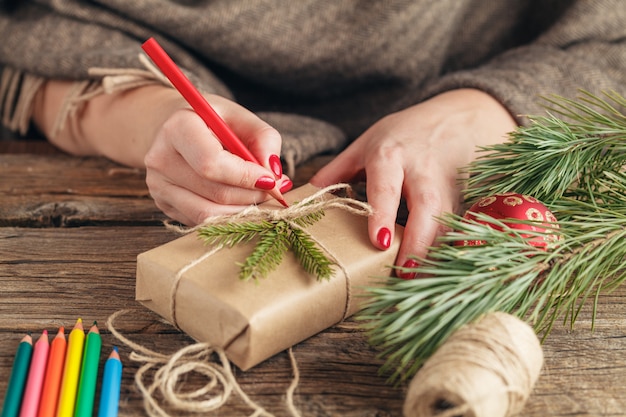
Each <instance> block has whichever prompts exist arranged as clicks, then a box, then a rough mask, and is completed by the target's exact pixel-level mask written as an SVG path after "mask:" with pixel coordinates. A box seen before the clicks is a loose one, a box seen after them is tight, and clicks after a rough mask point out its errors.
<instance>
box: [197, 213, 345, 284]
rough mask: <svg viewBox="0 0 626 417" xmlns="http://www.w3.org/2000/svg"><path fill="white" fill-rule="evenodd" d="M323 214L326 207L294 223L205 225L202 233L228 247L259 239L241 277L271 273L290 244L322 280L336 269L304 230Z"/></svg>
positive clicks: (311, 270) (242, 265)
mask: <svg viewBox="0 0 626 417" xmlns="http://www.w3.org/2000/svg"><path fill="white" fill-rule="evenodd" d="M323 217H324V211H323V210H321V209H320V210H316V211H312V212H305V213H304V214H301V215H299V216H297V217H294V218H292V219H290V222H292V223H293V226H292V225H290V224H289V222H287V221H285V220H261V221H258V222H241V223H240V222H233V223H226V224H217V225H205V226H203V227H201V228H200V229H199V230H198V235H199V236H200V238H201V239H203V240H204V241H205V243H207V244H221V245H224V246H228V247H232V246H234V245H237V244H240V243H248V242H251V241H252V240H253V239H258V241H257V243H256V246H255V248H254V250H253V252H252V253H251V254H250V255H249V256H248V257H247V258H246V259H245V261H244V262H242V263H241V264H239V265H240V266H241V270H240V274H239V277H240V278H241V279H243V280H249V279H251V278H252V279H254V280H257V279H258V278H262V277H265V276H267V274H269V273H270V272H271V271H273V270H274V269H276V268H277V267H278V265H280V263H281V262H282V260H283V256H284V254H285V252H287V251H288V250H289V249H290V248H291V249H293V251H294V254H295V256H296V258H297V260H298V261H299V262H300V264H301V265H302V267H303V268H304V270H305V271H306V272H308V273H310V274H312V275H315V276H316V277H317V279H318V280H322V279H329V278H330V277H331V276H332V272H333V270H332V268H331V266H332V265H333V262H332V261H331V260H330V259H329V258H328V257H327V256H326V255H325V254H324V253H323V252H322V251H321V250H320V249H319V248H318V247H317V245H316V244H315V241H314V240H313V239H312V238H311V237H310V236H309V235H308V234H307V233H306V232H305V231H304V230H302V229H303V228H306V227H307V226H311V225H313V224H314V223H316V222H317V221H319V220H321V219H322V218H323Z"/></svg>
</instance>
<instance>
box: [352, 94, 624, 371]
mask: <svg viewBox="0 0 626 417" xmlns="http://www.w3.org/2000/svg"><path fill="white" fill-rule="evenodd" d="M550 103H551V107H550V109H549V110H550V112H551V113H550V115H549V116H547V117H535V118H532V119H531V120H532V124H531V125H530V126H527V127H521V128H519V129H518V130H517V131H516V132H514V133H512V134H511V137H510V141H508V142H507V143H504V144H501V145H495V146H493V147H489V148H485V150H486V151H489V153H488V154H487V155H486V156H484V157H483V158H480V159H479V160H477V161H476V162H475V163H473V164H471V165H470V166H469V167H468V168H467V170H466V172H467V173H468V174H470V179H469V181H468V193H467V200H468V202H471V201H473V200H475V199H477V198H479V197H482V196H486V195H490V194H494V193H499V192H509V191H513V192H518V193H522V194H528V195H532V196H534V197H536V198H538V199H540V200H541V201H543V202H544V203H545V204H546V205H547V206H548V207H549V208H550V209H551V211H552V212H553V213H554V214H555V216H556V217H557V219H559V222H558V225H559V229H558V234H559V237H560V239H559V240H558V241H556V242H553V243H554V244H553V245H552V246H551V247H549V248H548V250H543V249H541V248H537V247H534V246H532V245H530V244H529V243H528V239H529V238H532V237H536V236H540V235H541V234H540V233H538V232H529V231H526V230H524V231H523V233H522V232H520V231H518V230H515V229H514V228H511V227H509V226H507V225H506V224H504V222H502V221H497V220H494V219H491V218H489V217H488V216H484V215H483V216H480V217H479V218H478V219H477V220H479V221H482V222H490V223H491V225H492V226H497V228H499V229H501V230H497V228H495V227H491V226H490V225H485V224H481V223H479V222H478V221H468V220H466V219H462V218H461V217H460V216H456V215H452V214H450V215H446V216H444V217H442V218H441V219H439V221H440V222H441V223H442V225H443V226H444V227H445V228H446V229H447V230H453V232H450V233H448V234H447V235H445V236H443V237H441V238H440V241H439V242H438V243H439V244H438V245H436V246H434V247H432V248H430V251H429V254H428V257H427V258H415V259H416V260H417V262H418V263H419V266H418V267H416V268H400V270H402V271H404V272H414V273H416V274H417V275H418V278H417V279H415V280H410V281H406V280H401V279H397V278H390V279H389V281H388V282H387V285H383V286H380V287H377V288H371V289H369V292H370V293H371V297H370V298H369V301H368V302H367V303H366V305H365V308H364V310H362V312H361V313H360V314H359V315H358V318H359V319H360V320H363V324H362V325H363V327H364V328H365V329H366V330H367V332H368V334H369V337H370V341H371V343H372V344H373V345H374V346H377V347H378V348H380V352H381V353H380V354H381V357H383V358H384V359H385V365H384V366H383V368H382V370H381V371H382V372H384V373H390V374H391V376H390V379H391V380H392V381H402V380H405V379H407V378H409V377H411V376H412V375H413V374H415V372H416V371H417V370H418V369H419V367H420V366H421V365H422V364H423V363H424V361H426V360H427V359H428V358H429V357H430V356H431V355H432V354H433V353H434V352H435V351H436V349H437V348H438V347H439V346H441V344H443V343H445V341H446V339H447V338H448V337H449V336H450V335H451V334H452V333H453V332H454V331H456V330H457V329H459V328H461V327H462V326H464V325H466V324H468V323H471V322H473V321H475V320H476V319H478V318H479V317H481V316H482V315H484V314H487V313H490V312H493V311H504V312H507V313H510V314H513V315H515V316H517V317H519V318H521V319H523V320H526V321H528V322H529V323H530V324H532V325H533V326H534V328H535V330H536V332H537V333H538V334H542V335H543V337H544V338H545V337H548V335H549V333H550V331H551V329H552V327H553V326H554V324H555V323H556V322H557V321H558V320H561V321H562V322H563V324H568V323H569V325H570V326H573V325H574V323H575V321H576V319H577V318H578V315H579V314H580V311H581V309H582V307H583V306H584V305H585V304H586V303H587V302H591V303H593V319H595V317H596V314H598V312H597V311H596V310H597V301H598V296H599V295H600V294H603V293H607V292H609V291H611V290H613V289H615V288H617V287H618V286H620V285H622V284H623V283H624V281H626V245H625V244H624V242H626V168H625V167H626V116H624V114H622V113H620V111H618V110H617V109H618V108H622V109H623V108H624V107H625V106H626V99H624V98H622V97H621V96H619V95H617V94H616V93H609V94H607V95H606V100H604V99H601V98H598V97H594V96H592V95H590V94H588V93H584V92H583V97H582V98H581V99H580V100H579V101H572V100H566V99H563V98H559V97H555V98H553V99H552V100H551V101H550ZM554 114H557V115H560V116H561V117H564V118H567V119H568V120H567V121H564V120H559V119H557V118H556V117H555V116H553V115H554ZM507 223H508V224H509V225H511V226H513V225H514V224H515V223H528V222H522V221H519V222H517V221H513V220H509V219H507ZM550 233H553V232H550ZM529 235H530V236H529ZM463 240H477V241H484V242H485V244H484V245H480V246H460V245H456V243H457V242H459V241H463ZM419 277H424V278H419ZM592 327H593V324H592Z"/></svg>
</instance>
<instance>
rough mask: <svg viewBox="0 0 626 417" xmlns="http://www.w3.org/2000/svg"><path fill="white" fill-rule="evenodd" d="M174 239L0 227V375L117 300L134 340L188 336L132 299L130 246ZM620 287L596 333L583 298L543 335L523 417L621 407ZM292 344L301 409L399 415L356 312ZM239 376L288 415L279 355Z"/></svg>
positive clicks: (606, 299) (284, 367)
mask: <svg viewBox="0 0 626 417" xmlns="http://www.w3.org/2000/svg"><path fill="white" fill-rule="evenodd" d="M175 237H176V236H175V235H173V234H172V232H169V231H166V230H165V229H164V228H162V227H132V228H129V227H113V226H109V227H81V228H60V229H59V228H56V229H54V228H48V229H32V228H2V229H0V254H1V255H0V286H1V288H2V289H3V290H2V292H1V293H0V375H8V372H9V371H10V366H11V361H12V355H13V354H14V350H15V347H16V345H17V343H18V341H19V339H20V337H21V335H22V334H23V333H24V332H26V331H30V332H33V333H34V334H37V333H39V332H41V330H42V329H44V328H46V329H48V331H53V330H55V329H56V328H57V327H58V326H60V325H64V326H66V327H68V328H69V327H71V326H72V325H73V323H74V321H75V319H76V318H77V317H82V318H83V320H85V321H86V322H90V321H92V320H97V321H98V323H100V324H101V326H103V323H104V322H105V321H106V318H107V317H108V316H109V315H110V314H112V313H113V312H115V311H117V310H119V309H123V308H132V309H133V310H134V311H135V312H136V313H135V314H133V315H130V316H124V317H121V318H120V320H119V321H118V322H117V325H118V329H119V330H120V331H121V332H122V333H123V334H125V335H126V336H127V337H129V338H130V339H131V340H133V341H135V342H138V343H140V344H143V345H145V346H146V347H148V348H151V349H154V350H156V351H159V352H173V351H175V350H177V349H180V348H183V347H185V346H187V345H188V344H189V343H192V340H191V339H190V338H188V337H187V336H185V335H184V334H181V333H179V332H178V331H176V330H175V329H173V328H172V327H170V326H169V325H167V324H166V323H163V322H162V320H160V319H159V318H158V317H157V316H156V315H155V314H153V313H151V312H149V311H147V310H146V309H145V308H143V307H142V306H140V305H139V304H137V303H135V301H134V274H135V267H136V263H135V258H136V255H137V254H138V253H140V252H142V251H144V250H148V249H150V248H152V247H155V246H157V245H160V244H163V243H165V242H166V241H169V240H171V239H173V238H175ZM33 254H36V256H33ZM625 296H626V290H624V289H622V288H619V289H618V290H617V291H616V292H615V293H613V294H611V295H607V296H603V297H601V298H600V306H599V315H598V320H597V322H596V329H595V331H594V332H593V333H592V332H591V331H590V320H591V314H592V311H591V307H590V305H586V306H585V308H584V309H583V311H582V312H581V317H580V319H579V320H578V322H577V324H576V326H575V328H574V330H571V331H570V330H568V329H567V328H563V327H561V326H557V327H556V328H555V330H554V331H553V333H552V334H551V335H550V337H549V338H548V340H547V342H546V343H545V345H544V352H545V356H546V361H545V368H544V370H543V372H542V375H541V377H540V380H539V382H538V384H537V386H536V389H535V391H534V393H533V395H532V396H531V398H530V401H529V402H528V404H527V407H526V409H525V411H524V415H526V416H546V415H550V416H602V415H607V416H609V415H623V414H620V413H623V410H626V398H625V396H624V395H623V394H624V392H625V391H626V382H625V381H624V379H623V373H624V370H625V369H626V354H625V353H626V352H625V349H626V343H625V342H626V315H625V314H624V312H625V311H626V305H625V302H624V300H625ZM103 338H104V349H109V348H110V347H111V345H113V344H118V343H119V342H118V341H117V340H115V338H114V337H113V336H112V335H111V334H110V333H109V332H108V331H107V330H106V329H104V328H103ZM121 350H122V356H123V358H124V361H125V365H126V367H125V371H124V394H123V403H122V404H123V406H122V410H123V413H122V415H136V414H138V413H140V410H141V409H142V404H141V397H140V395H139V393H138V392H137V391H136V388H134V385H133V380H132V379H133V375H134V373H135V372H136V371H137V369H138V365H137V364H135V363H132V362H130V361H129V359H128V355H129V353H130V350H129V349H128V348H127V347H125V346H123V345H122V348H121ZM294 354H295V357H296V359H297V361H298V364H299V369H300V371H301V383H300V385H299V388H298V390H297V392H296V398H295V401H296V405H297V406H298V407H299V408H300V410H301V411H302V412H303V415H316V416H330V415H342V416H384V415H389V416H391V415H399V413H400V409H401V406H402V402H403V398H404V395H405V392H404V390H405V388H406V387H405V386H401V387H393V386H390V385H388V384H387V383H386V382H385V378H384V377H382V376H378V375H377V372H378V369H379V367H380V365H381V362H380V360H379V359H377V358H376V352H375V351H374V350H373V349H372V348H371V347H370V346H369V345H368V344H367V340H366V336H365V334H363V333H362V332H361V331H360V329H359V327H358V323H357V322H355V321H354V320H352V319H351V320H347V321H346V322H344V323H342V324H340V325H337V326H335V327H332V328H330V329H328V330H327V331H325V332H322V333H321V334H319V335H316V336H314V337H312V338H310V339H308V340H306V341H304V342H302V343H300V344H298V345H297V346H295V347H294ZM236 375H237V379H238V381H239V382H240V384H241V385H242V387H243V389H244V390H245V391H246V392H247V393H248V394H249V395H250V396H251V397H252V398H253V399H254V400H255V401H258V402H259V403H261V404H262V405H263V406H265V407H266V408H267V409H268V410H269V411H271V412H273V413H275V414H276V415H278V416H283V415H285V416H286V415H289V413H288V411H287V410H286V408H285V407H284V403H283V400H284V391H285V389H286V388H287V386H288V385H289V382H290V378H291V365H290V363H289V359H288V356H287V354H286V353H281V354H279V355H277V356H275V357H274V358H271V359H269V360H268V361H266V362H264V363H262V364H261V365H259V366H258V367H255V368H253V369H252V370H250V371H247V372H241V371H236ZM199 382H200V379H199V377H198V376H197V375H195V376H191V377H190V382H189V383H190V384H191V385H193V384H194V383H196V384H197V383H199ZM5 389H6V378H0V392H4V390H5ZM248 411H249V409H248V408H247V407H246V406H245V404H244V403H243V402H242V401H241V400H240V399H236V398H233V399H232V400H231V401H230V402H229V404H228V406H227V407H226V408H225V409H224V413H226V414H228V415H233V414H235V415H239V414H242V415H243V414H245V413H246V412H248ZM231 413H233V414H231ZM179 415H180V414H179ZM183 415H184V414H183Z"/></svg>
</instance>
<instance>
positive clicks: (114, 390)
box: [98, 347, 122, 417]
mask: <svg viewBox="0 0 626 417" xmlns="http://www.w3.org/2000/svg"><path fill="white" fill-rule="evenodd" d="M121 384H122V361H121V360H120V354H119V352H118V350H117V347H113V350H112V351H111V354H110V355H109V358H108V359H107V361H106V362H105V364H104V375H103V376H102V388H101V391H100V407H99V409H98V417H117V410H118V408H119V403H120V388H121Z"/></svg>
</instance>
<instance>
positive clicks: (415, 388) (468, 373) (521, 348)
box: [404, 312, 543, 417]
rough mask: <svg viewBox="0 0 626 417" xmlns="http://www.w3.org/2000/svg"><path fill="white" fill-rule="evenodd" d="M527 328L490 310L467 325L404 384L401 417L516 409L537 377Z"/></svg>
mask: <svg viewBox="0 0 626 417" xmlns="http://www.w3.org/2000/svg"><path fill="white" fill-rule="evenodd" d="M542 365H543V352H542V350H541V345H540V343H539V340H538V339H537V336H536V334H535V332H534V331H533V329H532V328H531V327H530V326H529V325H527V324H526V323H524V322H523V321H521V320H520V319H518V318H516V317H514V316H512V315H510V314H506V313H502V312H496V313H490V314H488V315H486V316H484V317H483V318H482V319H481V320H480V321H478V322H477V323H474V324H470V325H467V326H465V327H463V328H461V329H459V330H458V331H457V332H455V333H454V334H452V336H450V338H449V339H448V340H447V341H446V342H445V343H444V344H443V345H442V346H441V347H440V348H439V349H438V350H437V351H436V352H435V354H434V355H433V356H432V357H431V358H430V359H428V360H427V361H426V363H425V364H424V366H423V367H422V368H421V369H420V370H419V372H418V373H417V374H416V375H415V377H414V378H413V380H412V381H411V384H410V385H409V389H408V393H407V397H406V401H405V403H404V415H405V417H430V416H437V417H453V416H454V417H505V416H511V415H515V414H517V413H519V412H520V411H521V410H522V408H523V407H524V404H525V402H526V400H527V399H528V397H529V396H530V393H531V391H532V388H533V386H534V384H535V382H536V381H537V379H538V378H539V374H540V372H541V367H542Z"/></svg>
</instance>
